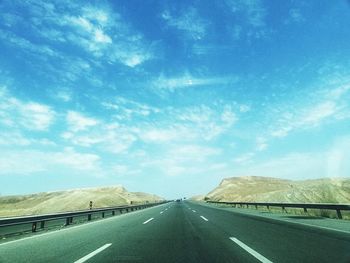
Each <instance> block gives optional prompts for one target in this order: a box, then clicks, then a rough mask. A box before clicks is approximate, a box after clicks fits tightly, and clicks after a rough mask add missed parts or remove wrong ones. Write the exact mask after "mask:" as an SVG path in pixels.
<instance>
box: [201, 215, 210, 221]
mask: <svg viewBox="0 0 350 263" xmlns="http://www.w3.org/2000/svg"><path fill="white" fill-rule="evenodd" d="M201 218H202V219H203V220H205V221H209V220H208V219H206V218H205V217H204V216H201Z"/></svg>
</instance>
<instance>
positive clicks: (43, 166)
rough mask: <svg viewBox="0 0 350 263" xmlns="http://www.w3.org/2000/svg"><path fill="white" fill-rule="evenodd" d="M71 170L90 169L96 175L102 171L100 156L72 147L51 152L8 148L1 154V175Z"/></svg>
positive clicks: (82, 170) (79, 171) (83, 170)
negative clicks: (80, 151)
mask: <svg viewBox="0 0 350 263" xmlns="http://www.w3.org/2000/svg"><path fill="white" fill-rule="evenodd" d="M57 167H60V169H59V171H65V170H69V171H70V172H72V173H73V172H74V173H81V172H86V171H89V172H91V173H92V175H94V176H98V175H99V173H100V172H101V168H100V157H99V156H98V155H96V154H90V153H79V152H76V151H75V150H74V149H72V148H66V149H64V150H63V151H58V152H50V151H38V150H8V151H4V152H2V154H1V155H0V175H9V174H12V175H15V174H21V175H30V174H33V173H38V172H50V173H54V174H55V173H57Z"/></svg>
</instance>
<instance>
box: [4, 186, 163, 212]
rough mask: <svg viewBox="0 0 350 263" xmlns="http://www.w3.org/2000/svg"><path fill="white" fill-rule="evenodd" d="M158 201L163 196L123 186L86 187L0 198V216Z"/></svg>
mask: <svg viewBox="0 0 350 263" xmlns="http://www.w3.org/2000/svg"><path fill="white" fill-rule="evenodd" d="M90 200H91V201H93V207H106V206H117V205H126V204H130V203H131V202H132V203H134V204H137V203H145V202H155V201H158V200H162V198H161V197H158V196H156V195H151V194H147V193H138V192H128V191H127V190H126V189H125V188H124V187H122V186H112V187H102V188H83V189H73V190H67V191H58V192H44V193H38V194H32V195H19V196H3V197H0V216H14V215H33V214H42V213H51V212H61V211H74V210H81V209H87V208H88V207H89V202H90Z"/></svg>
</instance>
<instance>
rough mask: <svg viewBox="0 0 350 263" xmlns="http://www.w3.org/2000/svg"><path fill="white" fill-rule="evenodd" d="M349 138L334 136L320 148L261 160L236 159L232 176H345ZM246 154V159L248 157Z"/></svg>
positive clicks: (310, 177)
mask: <svg viewBox="0 0 350 263" xmlns="http://www.w3.org/2000/svg"><path fill="white" fill-rule="evenodd" d="M349 149H350V140H349V137H348V136H346V137H341V138H337V139H336V140H335V141H334V143H333V144H332V145H331V146H330V147H329V148H328V149H326V150H324V151H318V152H290V153H287V154H285V155H281V156H276V157H274V158H269V159H267V160H263V161H261V160H260V161H256V160H255V161H254V162H252V161H247V160H243V156H242V159H241V160H242V161H241V162H238V163H239V164H240V166H239V167H237V169H234V171H233V172H231V174H232V175H246V174H250V175H256V176H270V177H277V178H285V179H296V180H298V179H299V180H300V179H305V178H308V179H314V178H322V177H329V178H332V177H347V176H348V171H349V169H350V165H349V162H348V161H347V160H348V159H349V158H350V150H349ZM249 157H250V156H249V154H248V155H247V158H248V159H249Z"/></svg>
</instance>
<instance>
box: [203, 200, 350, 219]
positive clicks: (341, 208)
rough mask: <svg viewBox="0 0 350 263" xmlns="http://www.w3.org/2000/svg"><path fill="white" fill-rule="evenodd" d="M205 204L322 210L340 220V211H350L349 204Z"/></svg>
mask: <svg viewBox="0 0 350 263" xmlns="http://www.w3.org/2000/svg"><path fill="white" fill-rule="evenodd" d="M206 202H207V203H214V204H224V205H233V206H235V207H236V206H240V207H243V206H247V208H248V207H249V206H254V207H255V208H256V209H257V208H258V206H264V207H267V209H269V208H270V207H281V208H282V211H285V209H286V208H302V209H304V212H305V213H306V212H307V209H320V210H321V209H324V210H334V211H336V212H337V217H338V218H339V219H342V218H343V216H342V214H341V211H350V204H321V203H319V204H317V203H316V204H315V203H311V204H307V203H258V202H222V201H209V200H208V201H206Z"/></svg>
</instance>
